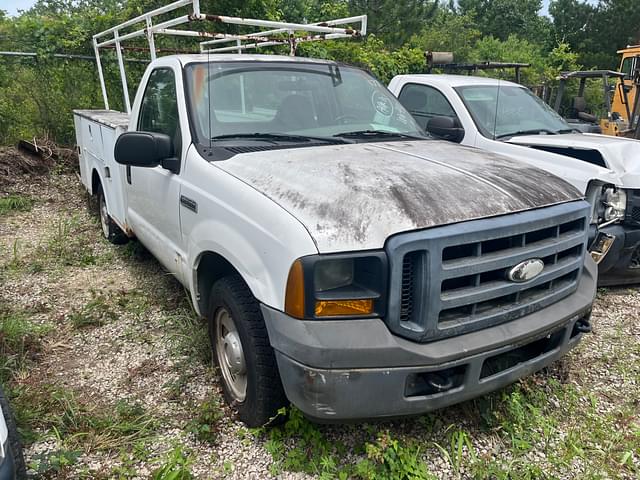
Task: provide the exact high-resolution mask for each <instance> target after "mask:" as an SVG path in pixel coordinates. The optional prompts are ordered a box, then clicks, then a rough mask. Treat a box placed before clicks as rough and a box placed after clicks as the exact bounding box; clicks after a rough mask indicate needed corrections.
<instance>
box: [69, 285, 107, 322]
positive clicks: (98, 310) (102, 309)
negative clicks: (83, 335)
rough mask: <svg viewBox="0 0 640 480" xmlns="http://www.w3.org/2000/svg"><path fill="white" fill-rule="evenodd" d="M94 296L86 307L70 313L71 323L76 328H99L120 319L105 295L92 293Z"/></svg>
mask: <svg viewBox="0 0 640 480" xmlns="http://www.w3.org/2000/svg"><path fill="white" fill-rule="evenodd" d="M92 296H93V298H92V299H91V300H89V302H88V303H87V304H86V305H84V306H82V307H81V308H80V309H78V310H73V311H72V312H71V313H70V315H69V322H70V323H71V324H72V325H73V326H74V327H75V328H84V327H90V326H93V327H98V326H101V325H104V324H105V323H108V322H109V321H113V320H116V319H117V318H118V315H117V314H116V312H115V311H114V310H113V308H112V306H111V304H110V303H109V301H108V299H107V297H106V296H105V295H103V294H96V293H95V292H92Z"/></svg>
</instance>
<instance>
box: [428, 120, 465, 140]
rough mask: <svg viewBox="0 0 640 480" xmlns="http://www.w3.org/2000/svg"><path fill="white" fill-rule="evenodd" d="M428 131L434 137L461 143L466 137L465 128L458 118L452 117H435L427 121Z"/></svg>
mask: <svg viewBox="0 0 640 480" xmlns="http://www.w3.org/2000/svg"><path fill="white" fill-rule="evenodd" d="M427 132H429V133H430V134H432V135H433V136H434V137H438V138H441V139H443V140H449V141H450V142H456V143H460V142H461V141H462V139H463V138H464V128H462V127H461V126H460V123H459V122H458V119H456V118H452V117H433V118H430V119H429V121H428V122H427Z"/></svg>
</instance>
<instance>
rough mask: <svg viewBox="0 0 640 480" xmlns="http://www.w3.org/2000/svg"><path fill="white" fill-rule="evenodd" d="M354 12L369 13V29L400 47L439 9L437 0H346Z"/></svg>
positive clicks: (391, 44) (358, 13) (389, 42)
mask: <svg viewBox="0 0 640 480" xmlns="http://www.w3.org/2000/svg"><path fill="white" fill-rule="evenodd" d="M349 8H350V10H351V13H352V14H353V15H360V14H367V15H368V17H369V18H368V30H369V32H370V33H373V34H374V35H376V36H378V37H380V38H382V39H383V40H384V41H385V43H387V44H388V45H390V46H392V47H399V46H400V45H402V44H403V43H404V42H405V41H407V40H408V39H409V38H411V36H412V35H414V34H416V33H418V32H420V30H421V29H422V27H424V25H425V24H427V23H428V22H429V20H430V19H431V18H432V17H433V16H434V15H435V14H436V12H437V11H438V0H349Z"/></svg>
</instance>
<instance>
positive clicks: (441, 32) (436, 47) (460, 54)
mask: <svg viewBox="0 0 640 480" xmlns="http://www.w3.org/2000/svg"><path fill="white" fill-rule="evenodd" d="M481 36H482V34H481V33H480V30H479V29H478V28H477V27H476V24H475V18H474V16H473V15H472V14H471V13H466V14H457V13H455V12H454V11H453V10H451V9H440V10H439V11H438V13H437V15H436V16H435V17H434V18H433V19H432V20H431V21H430V22H429V23H428V24H427V25H425V26H424V28H423V29H422V31H421V32H420V33H419V34H418V35H414V36H413V37H412V38H411V40H410V41H409V45H410V46H414V47H417V48H419V49H420V50H422V51H423V52H424V51H427V50H430V51H436V52H438V51H439V52H442V51H444V52H453V55H454V60H455V61H456V62H465V61H468V60H469V58H470V56H471V51H472V50H473V48H474V45H475V44H476V42H477V41H478V40H479V39H480V38H481Z"/></svg>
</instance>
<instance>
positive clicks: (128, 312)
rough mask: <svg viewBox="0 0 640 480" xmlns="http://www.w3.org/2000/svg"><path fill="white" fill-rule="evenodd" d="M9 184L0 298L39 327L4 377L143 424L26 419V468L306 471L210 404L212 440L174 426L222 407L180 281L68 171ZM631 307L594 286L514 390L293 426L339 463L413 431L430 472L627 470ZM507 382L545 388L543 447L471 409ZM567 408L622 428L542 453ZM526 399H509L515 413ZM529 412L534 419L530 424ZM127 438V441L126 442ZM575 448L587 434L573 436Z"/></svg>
mask: <svg viewBox="0 0 640 480" xmlns="http://www.w3.org/2000/svg"><path fill="white" fill-rule="evenodd" d="M11 189H12V192H13V193H20V194H26V195H29V196H31V197H32V198H33V199H35V204H34V206H33V208H32V209H31V210H29V211H26V212H17V213H13V214H10V215H8V216H6V217H5V218H0V249H1V252H2V258H3V260H2V262H3V265H2V270H0V271H1V272H2V276H1V277H0V279H1V280H2V283H3V285H2V289H1V291H0V307H2V309H4V310H10V311H17V312H27V314H28V317H29V319H30V320H31V321H33V322H35V323H39V324H41V325H48V326H49V331H48V333H47V334H46V336H45V337H44V339H43V345H42V349H41V351H40V352H39V353H38V355H37V356H36V358H35V359H34V360H33V361H32V362H31V363H30V364H29V367H28V368H27V369H25V370H23V371H21V372H19V374H17V375H16V376H15V377H14V378H13V380H12V385H13V387H14V389H15V390H18V391H19V390H20V389H29V388H35V389H38V388H40V389H41V388H43V386H46V387H47V388H56V389H61V390H64V391H66V392H72V394H73V396H74V398H75V399H76V402H78V404H79V405H82V406H83V408H86V409H88V410H89V411H91V412H114V411H115V410H114V409H115V408H116V406H117V405H118V404H119V402H120V403H121V402H123V401H124V402H127V403H128V404H132V405H141V406H143V407H144V411H145V412H146V415H147V417H146V418H149V419H150V420H149V421H150V422H151V423H150V425H151V427H150V428H149V430H150V431H149V434H148V435H147V436H145V437H144V438H142V437H141V439H140V440H139V442H138V443H137V444H136V445H135V446H133V445H131V444H126V443H123V444H120V443H118V440H117V439H116V440H114V444H113V446H108V445H107V446H105V443H104V442H105V440H104V439H101V438H99V437H98V438H96V437H95V436H94V437H92V438H91V439H89V437H87V438H86V439H85V438H84V437H77V438H67V437H65V436H64V435H62V436H61V435H58V434H57V433H56V431H55V430H54V429H52V428H47V427H46V425H45V426H44V427H42V426H38V424H37V422H34V425H36V427H35V431H36V432H35V433H36V435H35V439H34V440H33V441H32V442H31V443H29V444H28V445H27V447H26V452H25V453H26V457H27V463H29V464H31V465H32V467H33V468H34V470H32V472H31V473H32V474H33V475H34V476H35V475H37V474H36V470H38V468H39V470H38V471H39V474H41V475H44V476H46V477H48V478H79V477H85V478H149V477H150V476H151V475H152V472H153V471H154V470H155V469H157V468H158V467H160V466H162V465H163V464H166V462H167V458H168V455H170V454H171V452H172V451H175V448H176V446H181V447H182V449H183V451H184V452H187V453H188V457H189V459H190V460H189V468H190V470H191V472H192V473H193V475H194V476H195V477H196V478H232V479H233V478H237V479H245V478H272V476H273V475H272V474H275V475H276V476H277V477H278V478H282V479H305V478H315V476H314V475H311V474H308V473H296V472H293V471H287V470H293V469H298V470H299V469H300V468H295V466H293V467H291V466H287V465H284V466H283V465H282V464H281V459H280V460H279V459H278V458H274V457H273V456H272V455H271V453H269V451H268V450H267V448H269V445H270V440H269V438H270V436H269V434H265V433H255V432H249V431H247V429H246V428H244V427H243V425H242V424H241V423H239V422H238V421H236V420H234V419H233V413H232V412H231V411H229V410H228V409H226V407H224V406H221V407H220V408H221V409H222V414H223V415H222V418H221V419H219V420H217V421H216V423H215V424H214V425H213V426H212V430H213V436H212V438H209V439H207V440H202V439H199V438H198V435H197V434H195V433H194V431H193V429H192V428H191V427H190V426H192V425H193V419H194V418H195V417H197V416H198V414H199V412H200V411H201V406H202V405H203V403H204V402H207V401H212V402H214V403H215V404H218V403H219V404H220V405H222V402H221V400H220V399H221V398H222V397H221V391H220V387H219V383H218V377H217V374H216V372H215V371H214V370H213V369H212V368H211V366H210V365H209V363H208V362H207V355H208V353H207V352H206V348H204V347H203V343H204V342H202V337H203V336H204V332H205V331H204V330H203V328H202V325H200V324H199V322H198V320H197V319H194V317H193V315H192V313H191V311H190V309H189V305H188V303H187V302H188V301H187V299H186V295H185V293H184V290H183V289H182V287H181V286H180V285H179V284H178V283H177V282H176V281H175V280H174V279H173V278H172V277H171V276H169V275H167V274H166V273H165V272H164V271H163V270H162V268H161V267H160V266H159V264H158V263H157V262H156V261H155V260H154V259H153V258H152V257H151V256H150V255H149V254H148V253H147V252H145V251H144V249H143V248H141V247H140V246H139V245H136V244H135V243H131V244H129V245H127V246H123V247H116V246H112V245H110V244H108V243H107V242H106V241H104V240H102V239H101V238H100V236H99V227H98V224H97V221H96V219H95V218H94V217H93V216H91V215H90V214H89V213H87V208H86V207H87V199H86V196H85V194H84V193H83V191H82V189H81V188H80V186H79V182H78V180H77V178H76V177H75V176H74V175H71V174H61V175H53V176H51V177H50V178H40V179H35V180H34V179H29V180H28V181H24V182H19V183H17V184H15V185H12V186H11ZM639 310H640V293H639V292H638V291H637V290H636V289H630V288H625V289H613V290H608V291H605V290H602V291H600V292H599V295H598V301H597V303H596V306H595V308H594V314H593V321H594V330H595V331H594V334H593V335H589V336H587V337H586V339H585V341H583V342H582V344H581V345H580V346H579V347H578V348H577V349H576V350H574V351H573V352H571V353H570V354H569V355H568V356H567V357H566V358H564V359H563V360H561V361H560V362H558V363H557V364H555V365H554V366H553V367H552V368H550V369H549V370H548V371H546V372H543V373H540V374H537V375H535V376H534V377H532V378H531V379H528V380H527V381H525V382H522V383H521V384H519V385H518V386H517V387H516V389H515V390H514V389H513V388H512V389H509V390H508V391H507V392H506V393H505V392H499V393H497V394H494V395H492V396H490V397H487V398H486V399H483V400H478V401H474V402H467V403H465V404H462V405H460V406H456V407H453V408H449V409H446V410H443V411H441V412H437V413H436V414H434V415H430V416H427V417H422V418H420V419H406V420H399V421H394V422H384V423H376V424H367V425H347V426H320V427H313V426H312V427H309V428H312V429H313V430H314V431H317V432H320V433H321V435H322V436H323V438H325V439H327V440H328V441H329V443H331V444H343V445H344V446H345V447H346V451H345V453H344V455H343V456H342V458H340V462H341V463H342V464H351V465H353V464H355V463H356V462H357V461H358V459H360V458H363V457H364V456H365V454H364V453H363V448H362V447H363V445H364V444H365V443H371V442H373V441H375V439H376V437H377V436H379V435H380V434H381V433H382V432H387V431H388V432H389V435H390V436H391V437H392V438H395V439H398V440H400V441H401V443H403V444H404V443H407V444H408V442H414V443H417V444H419V445H420V446H421V448H420V450H419V452H420V454H419V455H420V458H421V459H422V461H424V462H425V463H426V465H427V466H428V470H429V472H430V473H431V474H432V475H433V476H434V477H435V478H468V477H469V478H470V477H472V476H475V477H476V478H479V475H480V474H478V471H477V470H473V468H472V466H473V465H472V463H473V462H471V458H472V456H474V458H476V463H475V464H476V467H477V462H478V459H479V460H480V461H481V462H485V463H486V464H487V465H490V464H491V465H502V466H503V467H504V466H505V465H507V466H508V465H510V464H513V463H514V462H516V461H517V462H518V464H519V465H520V464H529V465H534V466H537V467H539V468H540V469H541V470H540V471H542V472H544V475H545V476H548V477H551V478H581V477H583V476H586V477H594V478H601V477H618V478H638V477H637V475H638V472H639V471H640V470H639V468H640V466H639V463H638V462H639V459H640V451H638V450H637V449H638V444H639V440H638V439H639V438H640V421H639V411H640V406H639V405H638V399H639V398H640V385H639V377H640V373H639V371H638V370H639V369H640V348H639V347H638V346H639V345H640V330H639V329H638V328H637V322H638V318H639ZM199 337H200V343H199V344H198V338H199ZM36 391H37V390H36ZM40 391H42V390H40ZM514 392H515V393H517V392H524V393H525V394H526V393H527V392H533V394H541V395H542V396H544V397H545V398H546V399H547V401H548V406H545V409H544V412H543V413H544V418H549V419H550V420H549V422H550V424H552V429H553V431H552V433H550V434H547V433H544V432H543V433H544V435H542V437H543V438H544V442H545V444H544V445H542V444H540V445H538V444H534V445H529V447H528V448H524V449H523V448H515V447H514V443H513V441H510V440H509V439H513V436H514V433H513V432H510V433H507V431H508V430H509V426H508V425H507V426H506V427H505V425H506V424H499V423H498V424H496V423H495V422H494V423H493V424H491V426H490V427H489V428H487V426H486V424H484V423H483V422H482V421H481V419H479V418H478V417H479V415H480V414H479V412H483V411H486V410H483V408H486V404H487V402H489V404H490V405H491V406H492V407H493V408H495V409H501V408H503V407H504V406H505V405H507V406H509V405H512V404H511V403H509V404H506V403H505V398H508V399H510V400H509V401H512V400H513V395H514ZM567 392H574V393H575V396H576V399H575V401H576V404H577V405H578V407H576V408H573V409H568V407H566V404H567V398H568V397H567V395H568V393H567ZM505 395H506V396H505ZM634 399H635V400H634ZM17 401H20V398H18V400H17ZM42 401H43V402H44V398H42ZM580 405H584V407H581V406H580ZM20 408H23V409H24V408H27V407H24V406H22V405H18V409H20ZM582 408H584V411H585V412H586V411H589V412H592V413H593V412H595V413H596V417H600V418H602V419H605V418H607V419H608V418H611V419H612V420H610V421H609V420H607V421H604V423H603V424H602V425H601V427H602V428H603V431H604V433H603V436H604V437H606V436H607V435H609V434H611V435H613V434H614V433H615V432H628V435H629V437H628V438H630V440H628V438H627V436H625V437H624V438H625V439H624V440H620V442H623V443H620V444H619V445H618V443H616V445H614V447H615V448H613V447H611V445H609V446H607V444H606V441H605V440H602V441H601V440H597V439H596V440H594V442H595V446H594V447H593V448H594V449H595V450H594V451H596V450H597V449H600V450H602V451H603V452H605V453H604V454H603V455H599V454H597V451H596V454H595V455H592V454H589V451H591V450H588V451H587V453H586V454H584V455H580V454H574V455H571V456H569V457H567V458H568V460H566V461H562V462H560V461H557V457H559V456H560V455H561V452H565V451H566V448H565V446H566V445H567V442H568V439H571V438H573V437H576V438H583V437H581V435H583V434H585V432H587V431H588V430H589V429H590V428H595V427H594V424H593V423H585V420H584V418H583V416H582V411H581V409H582ZM532 411H533V410H528V411H527V413H525V415H524V417H525V419H524V420H523V421H528V420H527V418H526V417H527V416H528V415H533V414H531V412H532ZM565 411H566V412H568V414H567V415H565V414H564V413H563V412H565ZM623 412H624V415H623ZM623 417H624V418H623ZM509 418H511V417H509ZM525 425H529V424H525ZM535 425H537V426H540V428H541V429H542V430H544V429H545V426H544V425H545V422H538V423H536V424H535ZM454 432H464V433H465V438H467V439H468V443H464V444H463V446H462V447H461V449H460V458H461V461H459V462H456V461H454V460H452V459H451V457H450V456H448V455H447V454H445V453H444V452H445V451H448V452H449V453H451V452H452V451H455V449H454V448H453V447H452V448H449V446H450V445H451V439H452V438H453V437H452V433H454ZM525 434H526V432H524V433H522V435H523V436H524V435H525ZM634 436H635V437H634ZM527 438H528V437H527ZM594 438H595V434H594ZM101 442H102V443H101ZM624 442H628V443H624ZM141 444H143V447H144V449H143V450H142V453H139V452H138V453H135V452H136V451H137V450H136V448H138V447H139V446H140V445H141ZM301 444H302V445H303V446H305V445H307V448H308V444H304V443H302V440H300V436H297V435H295V434H292V435H291V436H290V437H288V438H285V439H284V446H285V449H286V450H290V449H295V448H296V447H297V446H300V445H301ZM70 445H73V449H74V450H77V451H78V452H79V456H78V458H77V459H76V460H75V461H73V462H70V465H66V466H63V467H55V468H53V467H52V468H51V469H49V470H47V469H46V468H44V467H42V463H43V459H47V458H52V456H54V455H55V454H56V452H60V451H62V450H65V449H68V448H71V447H70ZM442 447H444V450H443V448H442ZM576 448H584V449H587V446H585V444H584V442H582V443H580V447H576ZM607 448H609V449H610V450H607ZM625 449H631V455H630V457H629V458H627V459H626V462H627V463H626V466H620V468H619V469H617V470H615V469H614V470H611V467H610V464H611V463H613V464H615V463H616V462H618V460H617V459H614V460H611V462H609V461H608V460H607V459H606V457H607V455H608V454H607V452H609V451H612V452H615V454H616V455H617V454H618V453H619V452H620V451H625ZM471 450H473V454H472V452H471ZM596 458H598V460H597V461H596V460H595V459H596ZM603 459H604V460H603ZM47 461H49V460H47ZM50 463H51V462H50ZM39 465H40V466H39ZM607 465H609V466H607ZM289 467H291V468H289ZM306 470H309V469H306ZM43 472H44V473H43ZM316 473H319V470H318V471H317V472H316ZM599 474H600V475H599ZM487 475H489V474H487ZM480 476H483V475H480ZM495 476H496V478H498V475H495ZM510 477H511V478H536V475H533V476H530V477H526V476H525V475H524V474H522V475H521V476H520V475H519V474H512V475H511V476H510ZM324 478H332V477H330V476H326V477H324ZM380 478H383V477H380ZM389 478H391V477H389ZM500 478H507V477H500Z"/></svg>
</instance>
